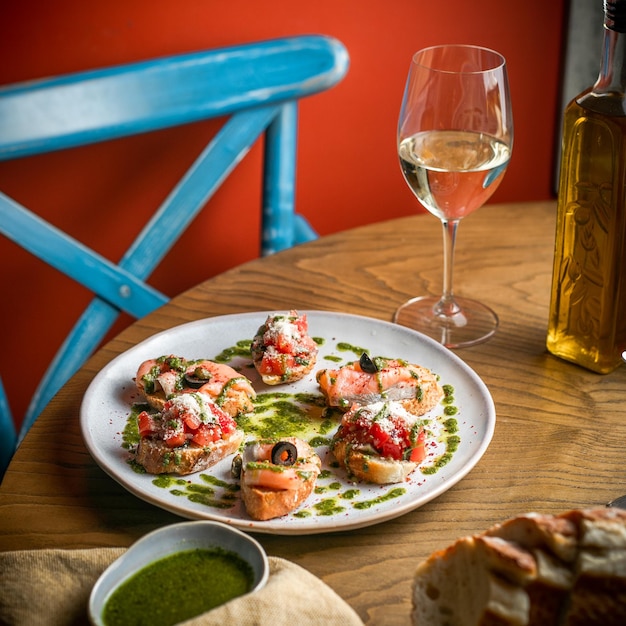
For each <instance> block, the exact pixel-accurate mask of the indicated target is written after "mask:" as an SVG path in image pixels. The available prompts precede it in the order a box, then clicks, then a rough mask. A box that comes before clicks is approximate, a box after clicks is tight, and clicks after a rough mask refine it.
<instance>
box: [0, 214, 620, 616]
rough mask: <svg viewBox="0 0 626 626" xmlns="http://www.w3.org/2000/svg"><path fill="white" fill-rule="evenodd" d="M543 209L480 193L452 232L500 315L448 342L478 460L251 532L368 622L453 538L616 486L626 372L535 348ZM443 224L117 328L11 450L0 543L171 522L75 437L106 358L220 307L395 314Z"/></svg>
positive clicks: (76, 541) (392, 604) (400, 611)
mask: <svg viewBox="0 0 626 626" xmlns="http://www.w3.org/2000/svg"><path fill="white" fill-rule="evenodd" d="M381 212H382V207H381ZM554 216H555V205H554V204H553V203H539V204H510V205H491V206H487V207H484V208H482V209H480V210H479V211H478V212H477V213H476V214H474V215H472V216H470V217H469V218H467V219H466V220H465V221H464V222H463V223H462V224H461V227H460V229H459V240H458V250H457V256H456V273H455V287H456V292H457V293H459V294H460V295H465V296H469V297H475V298H478V299H480V300H482V301H483V302H484V303H485V304H488V305H490V306H491V307H492V308H493V309H495V310H496V311H497V313H498V315H499V316H500V328H499V330H498V332H497V334H496V335H495V337H494V338H493V339H492V340H491V341H489V342H487V343H485V344H482V345H479V346H475V347H472V348H466V349H463V350H459V351H457V353H458V355H459V356H460V357H461V358H463V359H464V360H465V361H466V362H467V363H468V364H469V365H470V366H471V367H472V368H473V369H474V370H475V371H476V372H477V373H478V375H479V376H480V377H481V378H482V379H483V381H484V382H485V383H486V384H487V386H488V388H489V390H490V392H491V394H492V396H493V399H494V402H495V405H496V411H497V423H496V429H495V434H494V437H493V440H492V443H491V445H490V447H489V448H488V450H487V452H486V454H485V455H484V457H483V458H482V460H481V461H480V462H479V463H478V464H477V465H476V467H475V468H474V469H473V470H472V471H471V472H470V473H469V474H468V475H467V476H466V477H465V478H464V479H463V480H461V481H460V482H459V483H458V484H457V485H455V486H454V487H453V488H451V489H450V490H449V491H447V492H446V493H444V494H443V495H441V496H439V497H438V498H436V499H435V500H433V501H432V502H430V503H428V504H426V505H424V506H423V507H421V508H419V509H417V510H415V511H413V512H411V513H408V514H406V515H404V516H402V517H400V518H397V519H395V520H392V521H388V522H385V523H382V524H379V525H375V526H371V527H368V528H364V529H360V530H353V531H345V532H335V533H332V532H331V533H327V534H323V535H313V536H275V535H256V536H257V538H258V539H259V540H260V542H261V543H262V544H263V545H264V547H265V548H266V550H267V552H268V553H269V554H270V555H276V556H280V557H284V558H287V559H289V560H291V561H294V562H296V563H298V564H300V565H301V566H303V567H305V568H307V569H308V570H310V571H311V572H312V573H313V574H315V575H317V576H319V577H320V578H322V579H323V580H324V581H325V582H326V583H327V584H328V585H330V586H331V587H332V588H333V589H335V590H336V591H337V592H338V593H339V594H340V595H341V596H342V597H343V598H344V599H345V600H346V601H347V602H349V603H350V604H351V605H352V606H353V607H354V608H355V609H356V610H357V612H358V613H359V615H360V616H361V618H362V619H363V620H364V621H365V622H366V623H371V624H407V623H408V622H409V612H410V606H411V604H410V602H411V601H410V593H411V582H412V575H413V572H414V570H415V567H416V565H417V564H418V562H419V561H420V560H422V559H424V558H425V557H427V556H428V555H429V554H430V553H431V552H433V551H435V550H437V549H440V548H443V547H445V546H447V545H448V544H449V543H451V542H453V541H454V540H455V539H456V538H458V537H460V536H463V535H467V534H472V533H478V532H481V531H482V530H484V529H486V528H488V527H489V526H491V525H493V524H495V523H497V522H499V521H502V520H504V519H506V518H508V517H511V516H515V515H517V514H520V513H525V512H528V511H537V512H546V513H559V512H562V511H564V510H568V509H570V508H580V507H590V506H597V505H600V506H603V505H604V504H605V503H606V502H607V501H608V500H610V499H612V498H613V497H615V496H618V495H621V494H622V493H626V464H625V463H624V458H625V455H624V442H626V411H625V409H624V405H625V402H626V368H620V369H618V370H617V371H615V372H613V373H612V374H609V375H607V376H600V375H597V374H594V373H591V372H588V371H586V370H583V369H581V368H579V367H577V366H575V365H572V364H569V363H566V362H563V361H560V360H558V359H556V358H554V357H552V356H550V355H549V354H548V353H547V352H546V349H545V333H546V324H547V315H548V303H549V291H550V280H551V271H552V255H553V241H554ZM440 230H441V227H440V225H439V223H438V221H437V220H436V219H435V218H433V217H431V216H428V215H420V216H415V217H410V218H404V219H400V220H393V221H389V222H381V223H379V224H374V225H370V226H366V227H362V228H359V229H356V230H352V231H347V232H343V233H338V234H336V235H332V236H329V237H326V238H322V239H320V240H318V241H316V242H312V243H310V244H306V245H303V246H300V247H296V248H293V249H291V250H288V251H286V252H283V253H280V254H278V255H275V256H273V257H268V258H264V259H260V260H256V261H253V262H251V263H249V264H246V265H243V266H241V267H238V268H236V269H233V270H231V271H229V272H227V273H225V274H222V275H220V276H218V277H216V278H214V279H211V280H209V281H207V282H205V283H203V284H201V285H199V286H198V287H197V288H194V289H192V290H190V291H188V292H186V293H184V294H182V295H180V296H178V297H177V298H174V299H173V300H172V301H171V302H170V303H169V304H168V305H166V306H165V307H164V308H162V309H161V310H159V311H156V312H155V313H153V314H151V315H150V316H148V317H146V318H145V319H143V320H141V321H139V322H137V323H135V324H134V325H133V326H131V327H130V328H128V329H127V330H125V331H124V332H122V333H121V334H120V335H119V336H118V337H117V338H116V339H114V340H113V341H112V342H110V343H109V344H108V345H107V346H105V347H104V348H103V349H101V350H100V351H99V352H98V353H97V354H96V355H95V356H94V357H93V358H92V359H91V360H90V361H89V362H88V363H87V365H86V366H85V367H84V368H83V369H82V370H81V371H80V372H79V373H78V374H77V375H76V376H75V377H74V378H73V379H72V380H71V381H70V382H69V383H68V384H67V385H66V386H65V387H64V388H63V389H62V390H61V392H60V393H59V394H58V396H57V397H56V398H55V399H54V400H53V402H52V403H51V404H50V406H49V407H48V408H47V409H46V411H45V412H44V413H43V414H42V416H41V417H40V419H39V420H38V422H37V423H36V424H35V426H34V427H33V429H32V431H31V432H30V433H29V435H28V436H27V438H26V439H25V440H24V442H23V443H22V445H21V447H20V449H19V450H18V452H17V454H16V455H15V458H14V459H13V461H12V463H11V465H10V467H9V470H8V472H7V474H6V476H5V479H4V481H3V483H2V485H1V487H0V550H14V549H27V548H46V547H65V548H78V547H91V546H127V545H129V544H130V543H132V542H133V541H134V540H135V539H137V538H138V537H140V536H141V535H142V534H144V533H145V532H147V531H149V530H151V529H153V528H155V527H157V526H160V525H163V524H166V523H169V522H174V521H179V518H177V517H176V516H174V515H172V514H170V513H167V512H165V511H162V510H160V509H158V508H156V507H153V506H151V505H149V504H146V503H144V502H142V501H141V500H139V499H137V498H136V497H134V496H132V495H130V494H129V493H127V492H126V491H125V490H124V489H123V488H122V487H120V486H119V485H117V483H115V482H114V481H113V480H112V479H110V478H109V477H108V476H107V475H106V474H105V473H104V472H103V471H102V470H101V469H99V467H98V466H97V465H96V464H95V463H94V462H93V461H92V459H91V457H90V456H89V454H88V452H87V450H86V448H85V446H84V444H83V441H82V437H81V434H80V429H79V423H78V415H79V407H80V403H81V399H82V396H83V393H84V392H85V389H86V388H87V386H88V384H89V382H90V381H91V379H92V378H93V376H94V375H95V374H96V373H97V372H98V371H99V369H100V368H102V367H103V366H104V365H105V364H106V363H107V362H108V361H109V360H110V359H112V358H113V357H114V356H116V355H117V354H119V353H121V352H123V351H124V350H126V349H128V348H130V347H132V346H133V345H135V344H136V343H137V342H138V341H141V340H142V339H144V338H146V337H148V336H150V335H152V334H154V333H155V332H158V331H161V330H163V329H167V328H170V327H172V326H175V325H177V324H181V323H184V322H188V321H192V320H196V319H200V318H203V317H207V316H214V315H219V314H227V313H236V312H243V311H254V310H259V311H262V310H284V309H289V308H296V309H303V310H304V309H324V310H330V311H342V312H347V313H356V314H360V315H367V316H371V317H374V318H379V319H383V320H390V319H391V316H392V314H393V311H394V309H395V308H396V306H397V305H399V304H400V303H401V302H403V301H404V300H406V299H407V298H408V297H412V296H415V295H421V294H423V293H426V292H430V293H434V294H437V293H438V292H439V290H440V287H441V275H442V254H441V245H442V244H441V232H440Z"/></svg>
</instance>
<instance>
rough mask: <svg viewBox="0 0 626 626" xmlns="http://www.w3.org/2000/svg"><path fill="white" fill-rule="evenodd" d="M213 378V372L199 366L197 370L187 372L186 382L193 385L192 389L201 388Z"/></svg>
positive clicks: (190, 385)
mask: <svg viewBox="0 0 626 626" xmlns="http://www.w3.org/2000/svg"><path fill="white" fill-rule="evenodd" d="M211 378H212V376H211V372H209V371H207V370H206V369H204V368H202V367H197V368H196V369H195V370H191V371H188V372H185V383H186V384H187V385H188V386H189V387H191V389H200V387H202V385H206V383H208V382H209V380H211Z"/></svg>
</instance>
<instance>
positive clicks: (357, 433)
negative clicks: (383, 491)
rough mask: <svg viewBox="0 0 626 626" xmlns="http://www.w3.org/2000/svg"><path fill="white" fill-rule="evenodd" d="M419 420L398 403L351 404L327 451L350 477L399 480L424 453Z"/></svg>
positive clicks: (392, 481)
mask: <svg viewBox="0 0 626 626" xmlns="http://www.w3.org/2000/svg"><path fill="white" fill-rule="evenodd" d="M424 439H425V433H424V429H423V426H422V423H421V420H420V419H419V418H418V417H417V416H416V415H414V414H412V413H411V412H409V411H407V410H406V409H405V407H404V406H403V403H400V402H376V403H374V404H369V405H365V406H360V405H358V404H355V405H353V406H352V407H351V408H350V410H349V411H347V412H346V413H345V414H344V415H343V418H342V420H341V425H340V426H339V428H338V429H337V432H336V433H335V435H334V436H333V439H332V441H331V444H330V451H331V452H332V453H333V454H334V456H335V458H336V459H337V461H338V462H339V464H340V465H341V466H342V467H343V468H344V469H345V470H346V472H347V473H348V478H349V479H350V480H357V481H364V482H370V483H376V484H379V485H385V484H392V483H399V482H402V481H404V480H405V479H406V478H407V477H408V476H409V474H410V473H411V472H412V471H413V470H415V469H416V468H417V466H418V465H419V464H420V463H421V461H422V460H423V459H424V457H425V456H426V451H425V447H424Z"/></svg>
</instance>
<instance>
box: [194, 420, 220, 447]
mask: <svg viewBox="0 0 626 626" xmlns="http://www.w3.org/2000/svg"><path fill="white" fill-rule="evenodd" d="M220 430H221V429H220V427H219V426H218V425H216V424H200V426H199V427H198V429H197V430H196V431H195V432H194V433H193V435H192V437H191V441H193V443H195V444H196V445H198V446H208V445H209V444H210V443H213V442H214V441H217V440H218V439H219V438H220Z"/></svg>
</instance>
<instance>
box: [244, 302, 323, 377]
mask: <svg viewBox="0 0 626 626" xmlns="http://www.w3.org/2000/svg"><path fill="white" fill-rule="evenodd" d="M287 346H289V347H290V349H289V351H284V350H285V349H286V348H287ZM250 352H251V354H252V363H253V364H254V367H255V368H256V370H257V372H258V373H259V375H260V376H261V380H262V381H263V382H264V383H265V384H266V385H272V386H274V385H282V384H288V383H294V382H296V381H298V380H301V379H302V378H304V377H305V376H306V375H307V374H309V373H310V372H311V371H312V370H313V368H314V367H315V364H316V363H317V352H318V350H317V345H316V344H315V342H314V341H313V340H312V339H311V337H309V335H308V324H307V320H306V315H305V314H303V315H299V314H298V312H297V311H294V310H291V311H290V312H289V314H280V313H277V314H274V315H268V317H267V319H266V320H265V323H264V324H263V325H262V326H260V327H259V329H258V330H257V332H256V334H255V336H254V338H253V339H252V345H251V347H250ZM266 353H267V354H268V355H270V357H271V358H275V359H276V362H277V363H278V364H281V366H282V368H283V369H284V371H283V372H282V373H280V374H274V373H268V372H266V371H264V368H263V359H264V357H265V356H266ZM283 359H286V360H283ZM287 361H288V362H289V365H288V366H287V365H285V363H286V362H287Z"/></svg>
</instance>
